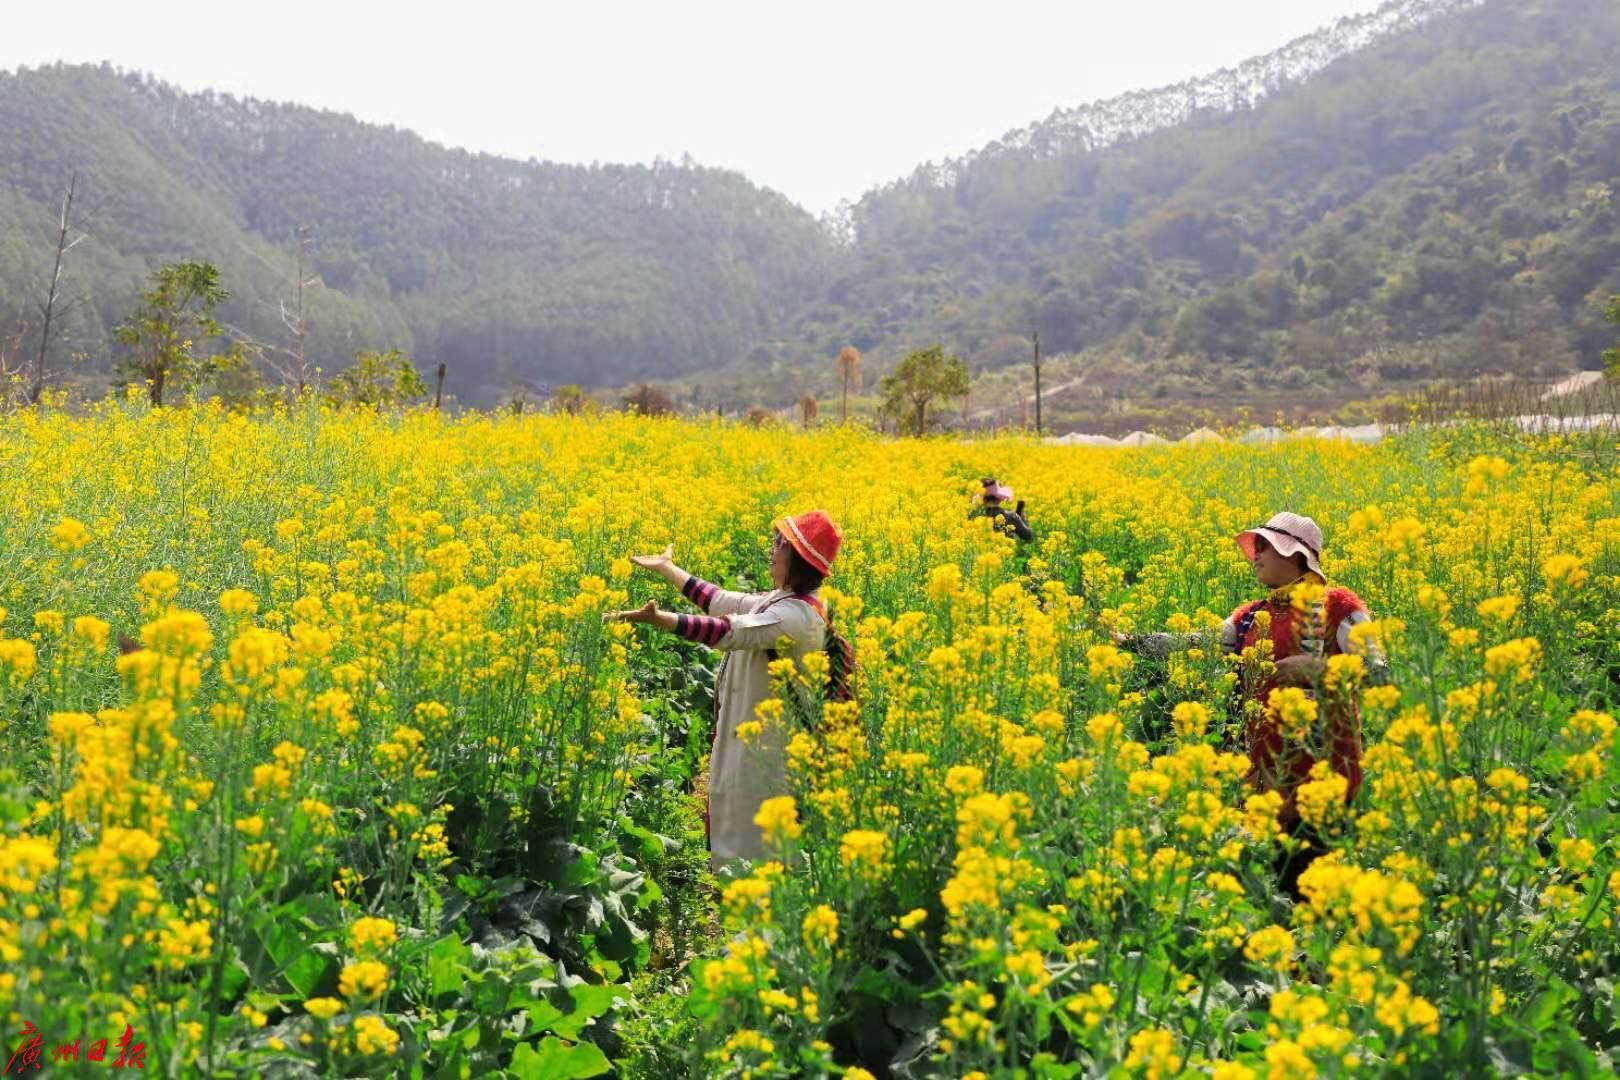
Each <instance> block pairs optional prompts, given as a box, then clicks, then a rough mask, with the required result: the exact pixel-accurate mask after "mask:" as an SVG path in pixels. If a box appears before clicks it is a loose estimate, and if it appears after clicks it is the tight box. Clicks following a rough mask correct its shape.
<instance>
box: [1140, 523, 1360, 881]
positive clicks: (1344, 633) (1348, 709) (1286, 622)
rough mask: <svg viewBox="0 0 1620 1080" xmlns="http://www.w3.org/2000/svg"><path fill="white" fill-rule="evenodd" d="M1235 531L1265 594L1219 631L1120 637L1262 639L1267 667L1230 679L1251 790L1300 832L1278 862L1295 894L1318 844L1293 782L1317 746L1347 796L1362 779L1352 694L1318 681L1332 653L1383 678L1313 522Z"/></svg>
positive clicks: (1192, 641) (1171, 643)
mask: <svg viewBox="0 0 1620 1080" xmlns="http://www.w3.org/2000/svg"><path fill="white" fill-rule="evenodd" d="M1235 540H1236V541H1237V545H1238V548H1239V549H1240V550H1241V551H1242V552H1243V554H1244V556H1245V557H1246V558H1247V559H1248V560H1249V563H1250V565H1251V566H1252V567H1253V568H1254V576H1255V578H1256V579H1257V580H1258V581H1259V583H1260V584H1261V585H1263V586H1265V587H1266V588H1267V589H1269V590H1270V592H1269V593H1268V594H1267V595H1266V596H1265V598H1263V599H1260V600H1253V601H1250V602H1248V603H1245V604H1241V605H1239V606H1238V608H1237V610H1235V611H1233V612H1232V614H1231V615H1230V616H1229V617H1228V618H1227V619H1226V621H1225V622H1223V623H1222V624H1221V625H1220V627H1219V629H1218V631H1211V632H1210V633H1209V634H1208V635H1197V634H1195V635H1174V634H1143V635H1137V636H1133V637H1121V638H1120V639H1119V640H1120V643H1121V644H1122V645H1124V646H1125V647H1127V648H1131V649H1133V650H1135V651H1138V652H1141V653H1144V654H1147V655H1158V656H1163V655H1166V654H1167V653H1168V652H1169V651H1170V650H1171V649H1172V648H1175V647H1185V646H1190V645H1197V644H1202V643H1205V642H1207V643H1208V644H1215V641H1214V640H1209V639H1210V638H1218V642H1219V645H1220V647H1221V648H1222V650H1224V651H1225V652H1227V653H1233V654H1239V655H1241V654H1244V653H1245V651H1246V650H1250V649H1254V648H1255V647H1256V646H1257V645H1258V644H1259V643H1261V642H1263V641H1269V642H1270V644H1271V654H1270V660H1271V661H1272V663H1273V664H1274V665H1275V669H1274V670H1273V671H1271V672H1270V673H1269V674H1261V673H1260V672H1259V671H1256V670H1255V669H1254V666H1251V665H1245V666H1244V670H1243V673H1242V676H1241V681H1240V683H1239V692H1240V694H1241V699H1242V705H1243V716H1244V736H1245V741H1246V742H1247V749H1248V754H1249V773H1248V777H1247V779H1248V783H1249V786H1250V787H1252V788H1253V789H1254V790H1256V791H1257V792H1261V793H1264V792H1271V791H1274V792H1276V793H1277V794H1278V795H1280V796H1281V797H1282V804H1281V808H1280V809H1279V810H1278V814H1277V819H1278V823H1279V824H1280V825H1282V827H1283V829H1284V830H1285V831H1287V832H1288V833H1290V834H1292V835H1295V836H1298V837H1302V838H1304V839H1306V840H1308V841H1309V845H1308V846H1307V847H1305V848H1304V849H1303V850H1302V851H1299V852H1296V853H1294V854H1293V855H1291V856H1289V857H1287V858H1286V859H1285V860H1283V861H1282V862H1281V863H1280V864H1279V867H1278V871H1279V877H1280V879H1281V884H1282V887H1283V889H1284V891H1286V892H1287V893H1289V894H1290V895H1292V896H1295V897H1296V898H1297V883H1298V880H1299V875H1300V873H1301V872H1302V871H1303V870H1304V869H1305V867H1306V866H1308V865H1309V864H1310V862H1311V861H1312V860H1313V859H1314V858H1315V857H1316V856H1317V855H1320V854H1321V853H1322V851H1323V844H1322V841H1321V838H1320V837H1318V836H1317V835H1316V834H1315V833H1314V830H1311V829H1310V828H1309V826H1308V825H1307V824H1306V823H1304V822H1302V821H1301V818H1300V812H1299V806H1298V803H1297V796H1298V792H1299V787H1300V785H1301V784H1302V783H1304V782H1305V781H1306V780H1307V779H1308V778H1309V777H1310V773H1311V769H1312V768H1313V767H1314V766H1315V765H1316V762H1317V757H1316V754H1315V753H1313V750H1314V751H1315V752H1322V751H1324V750H1325V752H1326V757H1327V760H1328V761H1329V763H1330V764H1331V765H1332V767H1333V771H1334V772H1336V773H1338V774H1339V775H1340V776H1342V777H1344V779H1345V781H1346V788H1345V801H1346V803H1349V802H1350V801H1352V800H1354V799H1355V797H1356V792H1357V791H1358V790H1359V789H1360V787H1361V717H1360V714H1359V712H1358V711H1357V708H1356V704H1355V699H1354V696H1353V694H1352V695H1329V696H1328V698H1327V700H1321V695H1319V694H1318V693H1317V689H1318V688H1319V687H1321V686H1322V685H1323V681H1324V676H1326V674H1327V670H1328V661H1329V660H1330V659H1331V658H1333V657H1335V656H1352V655H1356V656H1360V657H1362V666H1363V668H1364V671H1363V672H1362V675H1363V676H1364V677H1365V678H1367V679H1368V680H1369V681H1373V682H1379V681H1383V679H1384V678H1385V676H1386V671H1385V668H1384V664H1383V659H1382V656H1381V654H1380V653H1378V652H1377V651H1376V649H1372V648H1362V647H1360V646H1359V643H1357V642H1355V641H1354V639H1353V635H1352V631H1353V630H1354V629H1355V627H1356V626H1358V625H1360V624H1362V623H1366V622H1368V621H1369V617H1368V614H1367V605H1366V604H1364V603H1363V602H1362V601H1361V598H1360V597H1358V596H1357V595H1356V594H1355V593H1353V592H1351V591H1350V590H1349V589H1345V588H1338V587H1329V586H1328V585H1327V580H1326V576H1325V575H1324V574H1323V573H1322V564H1321V557H1322V530H1321V529H1320V528H1318V527H1317V524H1316V522H1314V521H1312V520H1311V519H1310V518H1308V517H1302V516H1301V515H1299V514H1291V513H1281V514H1277V515H1275V516H1274V517H1272V519H1271V520H1270V521H1268V522H1266V523H1265V524H1264V525H1261V526H1260V527H1258V528H1254V529H1248V530H1245V531H1244V532H1241V533H1239V534H1238V535H1237V536H1236V537H1235ZM1250 655H1253V654H1250ZM1352 663H1353V662H1352ZM1290 687H1293V688H1298V689H1299V690H1300V691H1302V693H1300V694H1295V695H1293V696H1292V697H1291V698H1290V697H1289V696H1288V695H1281V696H1279V697H1277V698H1275V699H1274V698H1273V696H1272V695H1273V693H1274V692H1275V691H1278V690H1284V689H1286V688H1290ZM1284 713H1286V715H1284ZM1302 723H1303V724H1304V725H1305V726H1308V727H1310V729H1311V730H1310V736H1311V737H1310V738H1309V739H1308V742H1307V740H1302V739H1299V738H1289V737H1285V735H1284V731H1285V728H1286V727H1288V726H1290V725H1291V726H1292V727H1293V728H1294V729H1295V730H1296V731H1297V729H1298V728H1299V727H1300V726H1301V725H1302Z"/></svg>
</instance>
